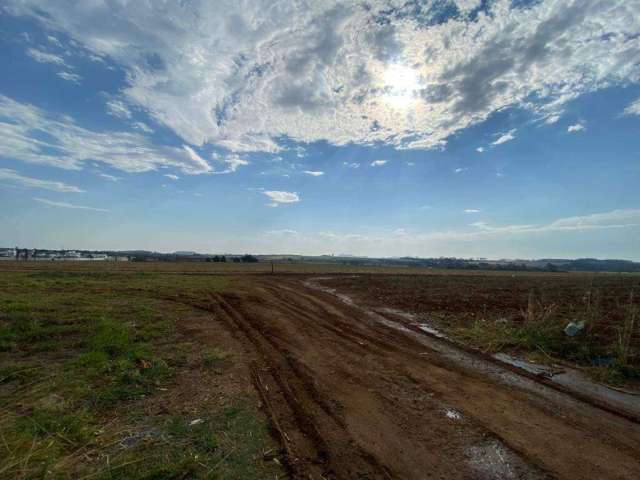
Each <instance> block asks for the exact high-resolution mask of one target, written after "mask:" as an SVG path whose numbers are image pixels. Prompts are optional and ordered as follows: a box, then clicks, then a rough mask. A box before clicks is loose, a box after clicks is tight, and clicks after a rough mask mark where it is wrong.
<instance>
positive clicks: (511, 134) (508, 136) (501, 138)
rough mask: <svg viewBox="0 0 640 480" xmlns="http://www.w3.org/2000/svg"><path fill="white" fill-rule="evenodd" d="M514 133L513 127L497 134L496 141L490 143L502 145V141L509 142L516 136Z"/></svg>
mask: <svg viewBox="0 0 640 480" xmlns="http://www.w3.org/2000/svg"><path fill="white" fill-rule="evenodd" d="M515 133H516V129H515V128H513V129H511V130H509V131H508V132H506V133H502V134H498V135H500V136H499V137H498V139H497V140H496V141H494V142H491V145H502V144H503V143H507V142H510V141H511V140H513V139H514V138H516V136H515Z"/></svg>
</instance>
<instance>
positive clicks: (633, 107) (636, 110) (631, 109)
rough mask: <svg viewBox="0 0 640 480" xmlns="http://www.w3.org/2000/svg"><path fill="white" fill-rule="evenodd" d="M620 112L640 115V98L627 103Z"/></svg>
mask: <svg viewBox="0 0 640 480" xmlns="http://www.w3.org/2000/svg"><path fill="white" fill-rule="evenodd" d="M622 113H623V114H624V115H640V98H639V99H637V100H636V101H635V102H632V103H631V104H629V106H627V108H625V109H624V112H622Z"/></svg>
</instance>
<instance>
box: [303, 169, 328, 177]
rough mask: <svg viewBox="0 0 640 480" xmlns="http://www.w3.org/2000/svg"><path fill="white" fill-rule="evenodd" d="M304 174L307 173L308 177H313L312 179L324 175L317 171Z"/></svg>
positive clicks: (306, 171) (307, 171) (308, 171)
mask: <svg viewBox="0 0 640 480" xmlns="http://www.w3.org/2000/svg"><path fill="white" fill-rule="evenodd" d="M304 173H306V174H307V175H311V176H312V177H320V176H321V175H324V172H320V171H317V170H305V171H304Z"/></svg>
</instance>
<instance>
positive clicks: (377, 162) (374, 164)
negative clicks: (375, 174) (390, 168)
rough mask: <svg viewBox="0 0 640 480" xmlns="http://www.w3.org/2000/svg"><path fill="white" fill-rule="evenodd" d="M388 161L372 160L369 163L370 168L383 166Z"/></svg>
mask: <svg viewBox="0 0 640 480" xmlns="http://www.w3.org/2000/svg"><path fill="white" fill-rule="evenodd" d="M388 161H389V160H374V161H373V162H371V166H372V167H381V166H383V165H385V164H386V163H387V162H388Z"/></svg>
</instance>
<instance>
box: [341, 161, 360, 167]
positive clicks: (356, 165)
mask: <svg viewBox="0 0 640 480" xmlns="http://www.w3.org/2000/svg"><path fill="white" fill-rule="evenodd" d="M342 164H343V165H344V166H345V167H347V168H360V164H359V163H358V162H342Z"/></svg>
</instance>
